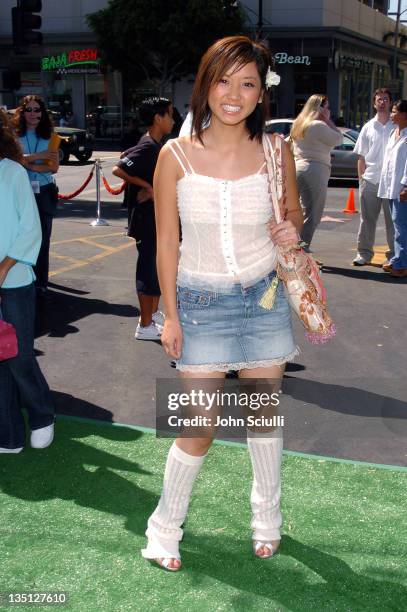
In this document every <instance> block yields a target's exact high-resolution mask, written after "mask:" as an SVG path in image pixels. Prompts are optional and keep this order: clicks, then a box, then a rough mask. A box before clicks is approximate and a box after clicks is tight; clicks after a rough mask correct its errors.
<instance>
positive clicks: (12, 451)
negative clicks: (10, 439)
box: [0, 446, 23, 453]
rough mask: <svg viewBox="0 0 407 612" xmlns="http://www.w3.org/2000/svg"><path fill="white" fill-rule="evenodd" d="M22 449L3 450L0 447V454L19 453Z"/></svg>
mask: <svg viewBox="0 0 407 612" xmlns="http://www.w3.org/2000/svg"><path fill="white" fill-rule="evenodd" d="M22 450H23V447H22V446H21V447H20V448H3V447H1V446H0V453H21V451H22Z"/></svg>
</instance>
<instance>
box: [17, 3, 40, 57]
mask: <svg viewBox="0 0 407 612" xmlns="http://www.w3.org/2000/svg"><path fill="white" fill-rule="evenodd" d="M41 9H42V2H41V0H17V6H15V7H13V8H12V9H11V17H12V23H13V45H14V47H15V48H16V49H19V48H21V47H29V46H30V45H40V44H41V43H42V34H41V32H38V30H39V28H40V27H41V23H42V19H41V16H40V15H37V14H36V13H39V12H40V11H41Z"/></svg>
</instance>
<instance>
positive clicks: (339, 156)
mask: <svg viewBox="0 0 407 612" xmlns="http://www.w3.org/2000/svg"><path fill="white" fill-rule="evenodd" d="M293 123H294V119H271V120H270V121H267V122H266V132H268V133H269V134H274V133H277V134H282V135H283V136H284V137H287V136H288V135H289V134H290V130H291V126H292V124H293ZM339 129H340V131H341V132H342V134H343V141H342V144H340V145H338V146H337V147H335V148H334V149H332V152H331V163H332V169H331V178H351V179H353V178H355V179H357V178H358V167H357V164H358V155H357V154H356V153H354V152H353V149H354V147H355V143H356V140H357V138H358V136H359V132H357V131H356V130H352V129H351V128H345V127H340V128H339Z"/></svg>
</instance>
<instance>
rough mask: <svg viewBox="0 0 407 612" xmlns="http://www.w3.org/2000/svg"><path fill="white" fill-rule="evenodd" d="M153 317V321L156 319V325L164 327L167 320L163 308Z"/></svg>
mask: <svg viewBox="0 0 407 612" xmlns="http://www.w3.org/2000/svg"><path fill="white" fill-rule="evenodd" d="M152 319H153V321H154V323H155V324H156V325H159V326H160V327H163V325H164V321H165V314H164V313H163V312H161V310H157V311H156V312H155V313H154V314H153V316H152Z"/></svg>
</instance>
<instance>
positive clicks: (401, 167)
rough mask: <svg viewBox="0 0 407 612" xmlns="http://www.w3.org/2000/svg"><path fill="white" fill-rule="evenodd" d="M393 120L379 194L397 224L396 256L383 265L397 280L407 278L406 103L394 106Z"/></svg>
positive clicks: (403, 101) (395, 227)
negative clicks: (393, 127) (387, 205)
mask: <svg viewBox="0 0 407 612" xmlns="http://www.w3.org/2000/svg"><path fill="white" fill-rule="evenodd" d="M391 119H392V121H393V124H394V125H395V127H396V129H395V130H394V132H393V133H392V135H391V136H390V138H389V142H388V143H387V148H386V151H385V153H384V161H383V170H382V174H381V177H380V183H379V191H378V195H379V197H381V198H385V200H384V201H388V202H389V206H390V210H391V213H392V219H393V223H394V230H395V237H394V257H393V258H392V259H391V261H390V262H389V264H387V265H383V270H384V271H385V272H390V274H391V275H392V276H395V277H397V278H406V277H407V203H406V202H407V100H399V101H398V102H396V104H394V105H393V109H392V112H391Z"/></svg>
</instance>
